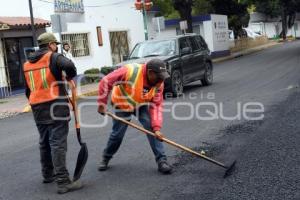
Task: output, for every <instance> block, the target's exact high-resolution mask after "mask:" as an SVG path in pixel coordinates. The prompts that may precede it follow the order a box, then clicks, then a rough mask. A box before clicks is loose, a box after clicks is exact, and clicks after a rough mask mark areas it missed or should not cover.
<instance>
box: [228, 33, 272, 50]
mask: <svg viewBox="0 0 300 200" xmlns="http://www.w3.org/2000/svg"><path fill="white" fill-rule="evenodd" d="M269 42H270V41H269V40H268V38H267V37H265V36H261V37H257V38H255V39H253V38H240V39H236V40H234V45H232V47H231V48H230V51H231V52H232V53H234V52H237V51H242V50H245V49H249V48H253V47H257V46H260V45H264V44H267V43H269Z"/></svg>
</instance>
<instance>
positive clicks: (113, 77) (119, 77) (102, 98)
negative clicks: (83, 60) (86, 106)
mask: <svg viewBox="0 0 300 200" xmlns="http://www.w3.org/2000/svg"><path fill="white" fill-rule="evenodd" d="M142 67H143V69H142V73H143V86H144V89H145V90H147V89H150V88H151V86H150V85H149V83H148V81H147V70H146V66H145V65H143V66H142ZM127 70H128V69H127V68H126V67H121V68H119V69H117V70H115V71H113V72H112V73H110V74H108V75H107V76H105V77H104V78H103V79H102V80H101V81H100V83H99V93H98V95H99V96H98V104H105V105H106V104H107V99H108V96H109V94H110V91H111V90H112V88H113V87H114V85H116V84H118V82H123V81H125V79H126V74H127ZM163 90H164V84H161V86H160V88H159V90H158V92H157V93H156V94H155V96H154V97H153V99H152V101H151V102H150V106H149V113H150V119H151V127H152V129H153V131H159V130H160V129H161V127H162V121H163V115H162V109H163V108H162V105H163Z"/></svg>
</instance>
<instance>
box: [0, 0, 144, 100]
mask: <svg viewBox="0 0 300 200" xmlns="http://www.w3.org/2000/svg"><path fill="white" fill-rule="evenodd" d="M12 1H14V0H12ZM18 1H19V0H18ZM79 1H80V0H79ZM53 2H54V1H45V2H42V1H36V0H33V8H34V10H33V11H34V16H35V17H42V18H43V19H47V20H50V19H51V15H53V14H55V12H54V3H53ZM83 2H84V12H83V13H64V14H61V22H62V23H61V24H62V28H63V32H62V35H61V38H62V41H67V42H69V43H70V44H71V49H72V54H73V57H74V60H75V64H76V67H77V72H78V74H83V72H84V71H85V70H87V69H89V68H101V67H103V66H112V65H113V64H115V63H118V62H120V61H122V55H126V54H127V55H128V54H129V51H130V50H131V49H132V48H133V47H134V45H135V44H136V43H138V42H141V41H144V40H145V36H144V25H143V16H142V13H141V12H140V11H137V10H136V9H135V7H134V0H126V1H120V0H102V1H96V0H84V1H83ZM23 3H24V2H23ZM27 3H28V2H27ZM1 9H2V8H1ZM1 9H0V10H1ZM14 10H15V8H12V10H11V12H12V13H14V12H15V11H14ZM15 16H18V13H15ZM0 25H1V22H0ZM29 31H30V29H29ZM47 31H49V32H52V27H50V28H47ZM39 34H40V33H38V35H39ZM56 35H57V36H58V34H56ZM29 37H30V38H31V39H32V35H29ZM0 38H1V30H0ZM31 45H32V44H30V45H27V46H29V47H32V46H31ZM27 46H26V47H27ZM21 54H22V52H21ZM1 56H2V58H0V69H2V68H3V69H4V68H6V69H10V68H12V66H10V64H9V63H7V62H5V61H6V60H7V59H6V58H5V55H3V51H0V57H1ZM23 57H24V56H23ZM3 61H4V62H3ZM23 62H24V60H23V61H22V63H23ZM22 63H21V64H20V65H18V66H19V68H20V69H19V70H18V71H22V70H21V67H22ZM0 71H1V70H0ZM2 71H3V70H2ZM20 76H21V75H20ZM9 81H12V79H9V78H7V73H0V88H7V87H10V86H11V85H12V83H11V82H10V83H9ZM11 89H12V90H14V89H13V88H9V89H8V90H6V91H5V92H6V93H7V91H11ZM20 91H21V92H23V91H22V90H20ZM2 93H4V92H2ZM9 93H10V94H11V92H9ZM1 96H7V94H5V95H0V98H1Z"/></svg>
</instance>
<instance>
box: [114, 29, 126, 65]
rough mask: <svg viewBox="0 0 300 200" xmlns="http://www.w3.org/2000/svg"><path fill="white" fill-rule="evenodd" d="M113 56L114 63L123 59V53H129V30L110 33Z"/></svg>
mask: <svg viewBox="0 0 300 200" xmlns="http://www.w3.org/2000/svg"><path fill="white" fill-rule="evenodd" d="M109 39H110V46H111V56H112V62H113V64H117V63H119V62H122V61H123V55H128V54H129V46H128V37H127V31H116V32H110V33H109Z"/></svg>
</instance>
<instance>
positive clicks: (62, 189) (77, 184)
mask: <svg viewBox="0 0 300 200" xmlns="http://www.w3.org/2000/svg"><path fill="white" fill-rule="evenodd" d="M82 187H83V185H82V183H81V181H80V180H77V181H74V182H73V181H72V182H70V183H69V184H66V185H58V188H57V193H58V194H64V193H67V192H72V191H75V190H79V189H81V188H82Z"/></svg>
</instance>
